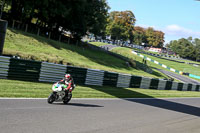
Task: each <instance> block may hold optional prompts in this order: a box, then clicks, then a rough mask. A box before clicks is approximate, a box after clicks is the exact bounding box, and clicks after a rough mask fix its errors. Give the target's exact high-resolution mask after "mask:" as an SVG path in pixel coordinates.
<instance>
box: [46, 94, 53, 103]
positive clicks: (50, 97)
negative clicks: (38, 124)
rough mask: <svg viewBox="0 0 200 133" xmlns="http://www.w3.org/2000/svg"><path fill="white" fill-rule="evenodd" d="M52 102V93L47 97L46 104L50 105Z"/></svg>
mask: <svg viewBox="0 0 200 133" xmlns="http://www.w3.org/2000/svg"><path fill="white" fill-rule="evenodd" d="M54 101H55V95H54V93H51V94H50V95H49V97H48V99H47V102H48V103H49V104H52V103H53V102H54Z"/></svg>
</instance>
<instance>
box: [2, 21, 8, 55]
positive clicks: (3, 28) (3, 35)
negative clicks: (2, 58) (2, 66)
mask: <svg viewBox="0 0 200 133" xmlns="http://www.w3.org/2000/svg"><path fill="white" fill-rule="evenodd" d="M7 25H8V22H7V21H5V20H1V19H0V55H2V53H3V45H4V40H5V36H6V29H7Z"/></svg>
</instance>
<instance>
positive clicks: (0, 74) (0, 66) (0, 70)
mask: <svg viewBox="0 0 200 133" xmlns="http://www.w3.org/2000/svg"><path fill="white" fill-rule="evenodd" d="M9 64H10V57H4V56H0V78H7V76H8V69H9Z"/></svg>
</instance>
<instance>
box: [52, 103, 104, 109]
mask: <svg viewBox="0 0 200 133" xmlns="http://www.w3.org/2000/svg"><path fill="white" fill-rule="evenodd" d="M53 104H54V105H65V106H78V107H96V108H97V107H104V106H100V105H95V104H85V103H71V102H70V103H68V104H64V103H53Z"/></svg>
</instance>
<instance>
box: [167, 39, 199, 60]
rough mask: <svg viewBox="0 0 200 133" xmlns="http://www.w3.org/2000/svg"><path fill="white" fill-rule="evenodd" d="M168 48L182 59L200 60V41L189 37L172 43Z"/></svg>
mask: <svg viewBox="0 0 200 133" xmlns="http://www.w3.org/2000/svg"><path fill="white" fill-rule="evenodd" d="M167 47H168V48H170V49H171V50H173V51H174V52H175V53H176V54H178V55H179V56H180V57H182V58H186V59H191V60H196V61H198V60H200V39H198V38H194V39H193V38H192V37H189V38H187V39H185V38H181V39H179V40H173V41H170V43H169V44H167Z"/></svg>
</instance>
